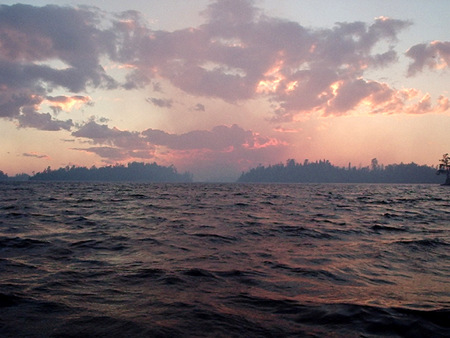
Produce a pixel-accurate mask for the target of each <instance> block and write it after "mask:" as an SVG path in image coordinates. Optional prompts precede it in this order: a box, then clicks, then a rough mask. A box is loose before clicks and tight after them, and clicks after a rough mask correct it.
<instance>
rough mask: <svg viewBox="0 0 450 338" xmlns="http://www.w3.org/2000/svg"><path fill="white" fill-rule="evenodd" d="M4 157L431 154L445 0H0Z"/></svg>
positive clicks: (443, 53) (204, 164)
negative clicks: (15, 0) (17, 0)
mask: <svg viewBox="0 0 450 338" xmlns="http://www.w3.org/2000/svg"><path fill="white" fill-rule="evenodd" d="M2 3H3V4H2V5H0V142H1V145H2V147H1V150H0V170H2V171H4V172H5V173H7V174H9V175H14V174H17V173H21V172H26V173H32V172H33V171H36V172H37V171H42V170H43V169H44V168H46V167H48V166H51V167H52V168H59V167H64V166H66V165H80V166H87V167H90V166H92V165H96V166H102V165H109V164H115V163H127V162H131V161H139V162H154V161H155V162H157V163H158V164H160V165H170V164H173V165H175V167H176V168H177V169H178V171H180V172H183V171H190V172H192V173H193V174H194V179H195V180H200V181H203V180H210V181H216V180H234V179H236V178H237V177H238V176H239V174H240V173H241V172H242V171H244V170H248V169H249V168H252V167H255V166H257V165H258V164H263V165H268V164H276V163H279V162H285V161H286V160H287V159H289V158H293V159H296V160H297V161H299V162H302V161H303V160H305V159H309V160H310V161H315V160H319V159H328V160H330V161H331V162H332V163H333V164H335V165H340V166H346V165H347V164H348V163H349V162H351V163H352V165H354V166H359V165H360V164H361V165H368V164H369V163H370V161H371V159H372V158H377V159H378V161H379V163H384V164H389V163H400V162H404V163H409V162H416V163H418V164H428V165H435V164H437V162H438V159H439V158H441V156H442V154H443V153H446V152H450V137H449V126H450V104H449V95H450V94H449V90H450V73H449V64H450V39H449V38H450V36H449V33H448V32H449V31H450V23H449V21H448V13H450V2H449V1H445V0H441V1H438V0H432V1H409V0H398V1H387V0H381V1H369V0H363V1H343V0H341V1H335V0H333V1H331V0H318V1H310V0H303V1H301V0H278V1H270V0H265V1H263V0H260V1H247V0H221V1H206V0H195V1H189V2H188V1H181V0H168V1H144V0H130V1H126V2H125V1H110V0H109V1H95V0H94V1H92V0H90V1H76V0H67V1H65V0H63V1H39V0H35V1H22V2H21V3H22V4H21V5H19V4H16V2H14V1H3V2H2Z"/></svg>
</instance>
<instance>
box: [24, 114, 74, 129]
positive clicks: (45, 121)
mask: <svg viewBox="0 0 450 338" xmlns="http://www.w3.org/2000/svg"><path fill="white" fill-rule="evenodd" d="M16 119H17V121H18V122H19V127H20V128H36V129H40V130H47V131H58V130H70V129H71V128H72V127H73V125H74V124H73V121H72V120H70V119H69V120H65V121H62V120H57V119H55V118H53V117H52V115H50V114H49V113H39V112H36V111H34V110H31V109H23V111H22V113H21V114H20V115H18V116H16Z"/></svg>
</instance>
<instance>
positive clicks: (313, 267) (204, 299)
mask: <svg viewBox="0 0 450 338" xmlns="http://www.w3.org/2000/svg"><path fill="white" fill-rule="evenodd" d="M449 249H450V189H449V188H448V187H441V186H437V185H436V186H434V185H397V186H396V185H339V184H336V185H331V184H328V185H295V184H289V185H287V184H286V185H281V184H280V185H270V184H255V185H245V184H117V183H114V184H108V183H45V184H44V183H31V182H25V183H16V184H14V183H8V184H1V185H0V288H1V289H0V336H31V337H33V336H45V337H46V336H56V337H58V336H66V337H67V336H74V337H75V336H76V337H80V336H108V337H127V336H128V337H141V336H144V337H155V336H183V337H184V336H225V337H229V336H246V337H254V336H319V337H322V336H338V337H339V336H346V337H347V336H350V337H351V336H380V335H381V336H383V335H393V336H396V335H397V336H429V337H439V336H446V335H448V334H449V331H450V320H449V319H450V278H449V277H450V259H449V252H450V250H449Z"/></svg>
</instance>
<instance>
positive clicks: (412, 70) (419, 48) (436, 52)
mask: <svg viewBox="0 0 450 338" xmlns="http://www.w3.org/2000/svg"><path fill="white" fill-rule="evenodd" d="M406 56H407V57H409V58H411V59H413V62H412V63H411V64H410V65H409V67H408V76H413V75H415V74H416V73H418V72H421V71H423V69H424V68H425V67H428V68H430V69H445V68H448V67H449V66H450V41H433V42H431V43H430V44H425V43H421V44H418V45H414V46H412V47H411V48H410V49H408V51H407V52H406Z"/></svg>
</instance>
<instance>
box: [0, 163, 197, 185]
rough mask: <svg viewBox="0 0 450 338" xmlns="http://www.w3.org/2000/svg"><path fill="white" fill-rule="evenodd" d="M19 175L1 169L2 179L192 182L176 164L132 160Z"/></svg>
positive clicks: (190, 175) (48, 169) (189, 174)
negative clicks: (177, 168) (101, 165)
mask: <svg viewBox="0 0 450 338" xmlns="http://www.w3.org/2000/svg"><path fill="white" fill-rule="evenodd" d="M23 175H26V174H22V175H18V176H15V177H12V178H9V177H8V175H6V174H4V173H3V172H1V171H0V180H19V179H20V180H30V181H112V182H119V181H125V182H192V174H191V173H189V172H185V173H183V174H180V173H178V172H177V170H176V168H175V167H174V166H168V167H165V166H160V165H158V164H156V163H141V162H131V163H128V164H127V165H114V166H105V167H100V168H97V167H95V166H93V167H91V168H86V167H77V166H66V167H64V168H59V169H56V170H52V169H51V168H50V167H47V168H46V169H44V170H43V171H42V172H38V173H36V174H34V175H32V176H28V175H26V176H27V177H26V179H25V178H24V177H23Z"/></svg>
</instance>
